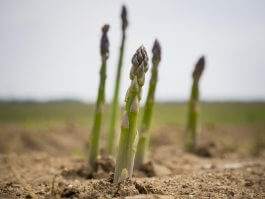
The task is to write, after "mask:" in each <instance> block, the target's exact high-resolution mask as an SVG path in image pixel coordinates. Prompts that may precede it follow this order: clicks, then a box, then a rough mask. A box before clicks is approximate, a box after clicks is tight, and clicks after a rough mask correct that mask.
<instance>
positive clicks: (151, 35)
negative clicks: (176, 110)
mask: <svg viewBox="0 0 265 199" xmlns="http://www.w3.org/2000/svg"><path fill="white" fill-rule="evenodd" d="M123 3H124V4H126V5H127V8H128V14H129V28H128V33H127V40H126V52H125V64H124V68H123V69H124V70H123V76H122V89H121V92H120V97H121V98H123V97H124V95H125V91H126V88H127V87H128V85H129V79H128V74H129V68H130V66H131V64H130V60H131V57H132V55H133V53H134V52H135V50H136V49H137V48H138V47H139V46H140V45H141V44H143V45H144V46H145V47H146V48H147V50H148V52H149V56H150V57H151V48H152V44H153V41H154V39H155V38H158V39H159V41H160V42H161V45H162V62H161V65H160V68H159V84H158V89H157V93H156V94H157V98H158V99H159V100H160V101H162V100H164V101H165V100H183V99H187V98H188V97H189V94H190V87H191V72H192V70H193V67H194V64H195V62H196V61H197V59H198V58H199V57H200V56H201V55H205V56H206V70H205V73H204V75H203V77H202V81H201V97H202V98H203V99H206V100H207V99H208V100H212V99H219V100H223V99H242V100H251V99H259V100H260V99H262V100H265V1H264V0H215V1H213V0H201V1H198V0H189V1H186V0H182V1H176V0H174V1H173V0H172V1H170V0H168V1H162V0H160V1H156V0H149V1H142V0H134V1H129V0H128V1H119V0H115V1H107V0H106V1H102V0H97V1H88V0H45V1H43V0H0V98H21V99H25V98H33V99H39V100H47V99H58V98H65V97H67V98H69V97H71V98H77V99H81V100H85V101H93V100H95V98H96V95H97V88H98V84H99V75H98V72H99V69H100V57H99V39H100V35H101V26H102V25H103V24H104V23H109V24H110V26H111V28H110V32H109V38H110V59H109V62H108V66H107V73H108V78H107V82H106V96H107V100H108V101H110V99H111V98H112V94H113V87H114V80H115V78H114V77H115V73H116V67H117V61H118V48H119V45H120V36H121V32H120V18H119V16H120V9H121V5H122V4H123ZM149 77H150V73H148V78H147V80H149ZM146 85H147V84H146ZM146 89H147V86H145V87H144V91H145V92H146ZM145 92H144V93H145Z"/></svg>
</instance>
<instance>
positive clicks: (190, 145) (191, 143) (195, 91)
mask: <svg viewBox="0 0 265 199" xmlns="http://www.w3.org/2000/svg"><path fill="white" fill-rule="evenodd" d="M204 67H205V59H204V57H203V56H202V57H201V58H200V59H199V60H198V62H197V63H196V65H195V69H194V71H193V74H192V78H193V84H192V88H191V96H190V100H189V103H188V123H187V140H186V149H187V150H189V151H194V150H195V147H196V138H197V133H198V117H199V80H200V78H201V75H202V73H203V70H204Z"/></svg>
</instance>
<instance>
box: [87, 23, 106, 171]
mask: <svg viewBox="0 0 265 199" xmlns="http://www.w3.org/2000/svg"><path fill="white" fill-rule="evenodd" d="M108 30H109V25H104V26H103V27H102V37H101V41H100V55H101V68H100V83H99V88H98V97H97V103H96V110H95V115H94V123H93V128H92V132H91V137H90V149H89V163H90V165H91V166H92V168H93V169H96V166H97V164H96V161H97V156H98V151H99V138H100V130H101V122H102V113H103V106H104V101H105V81H106V77H107V75H106V65H107V59H108V57H109V40H108V36H107V32H108Z"/></svg>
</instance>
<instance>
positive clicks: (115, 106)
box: [106, 6, 128, 155]
mask: <svg viewBox="0 0 265 199" xmlns="http://www.w3.org/2000/svg"><path fill="white" fill-rule="evenodd" d="M121 19H122V39H121V46H120V55H119V63H118V68H117V73H116V82H115V90H114V96H113V100H112V105H111V109H112V113H111V118H110V128H109V133H108V138H107V150H106V151H107V154H108V155H113V154H114V146H115V132H116V130H117V119H118V113H119V90H120V79H121V69H122V64H123V54H124V43H125V38H126V29H127V26H128V20H127V10H126V7H125V6H123V7H122V11H121Z"/></svg>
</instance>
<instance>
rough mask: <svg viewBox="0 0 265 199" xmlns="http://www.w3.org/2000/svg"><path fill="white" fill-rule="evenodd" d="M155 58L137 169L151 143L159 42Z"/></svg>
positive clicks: (138, 148)
mask: <svg viewBox="0 0 265 199" xmlns="http://www.w3.org/2000/svg"><path fill="white" fill-rule="evenodd" d="M152 52H153V57H152V74H151V79H150V82H149V89H148V94H147V98H146V102H145V106H144V114H143V119H142V123H141V132H140V137H139V142H138V145H137V152H136V156H135V167H138V168H139V167H140V166H141V165H142V164H143V162H144V159H145V156H146V151H147V149H148V146H149V142H150V136H151V131H150V124H151V119H152V113H153V107H154V100H155V90H156V84H157V79H158V65H159V63H160V60H161V47H160V44H159V42H158V41H157V40H155V42H154V46H153V49H152Z"/></svg>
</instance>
